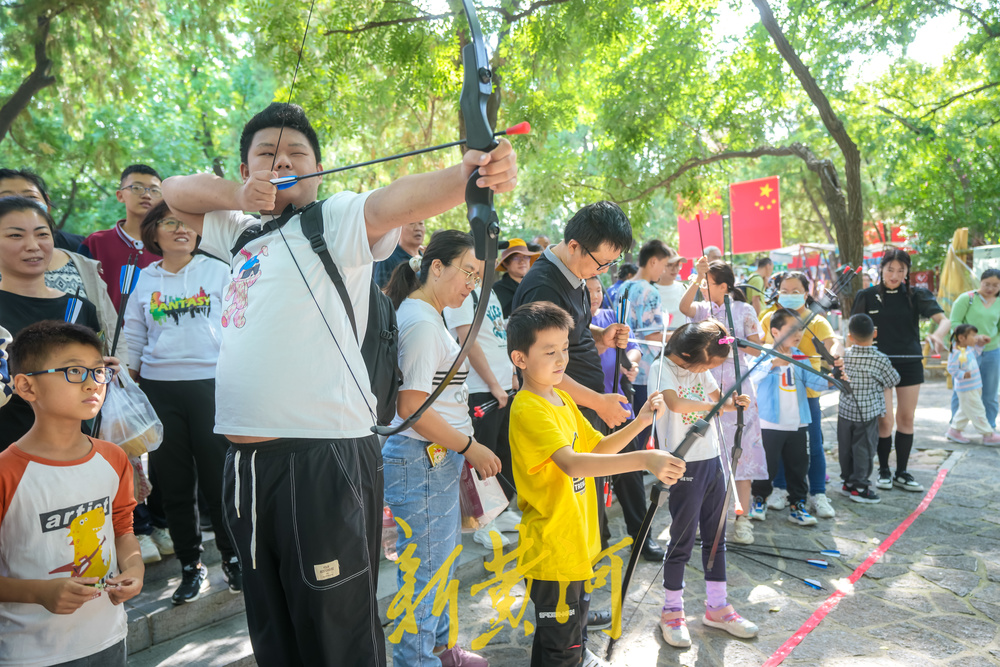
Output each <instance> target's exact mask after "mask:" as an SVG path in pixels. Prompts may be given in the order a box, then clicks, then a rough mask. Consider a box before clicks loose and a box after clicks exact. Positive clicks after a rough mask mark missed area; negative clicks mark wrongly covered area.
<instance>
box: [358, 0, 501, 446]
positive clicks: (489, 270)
mask: <svg viewBox="0 0 1000 667" xmlns="http://www.w3.org/2000/svg"><path fill="white" fill-rule="evenodd" d="M462 6H463V7H464V8H465V15H466V17H467V18H468V20H469V35H470V41H469V43H468V44H466V45H465V46H464V47H462V69H463V72H464V79H463V85H462V95H461V100H460V105H461V108H462V115H463V117H464V118H465V130H466V146H468V147H469V148H470V149H473V150H478V151H485V152H489V151H492V150H493V149H494V148H496V147H497V142H496V140H495V139H494V138H493V137H494V132H493V125H492V124H491V123H490V120H489V116H488V115H487V113H486V103H487V101H489V97H490V95H491V94H492V93H493V72H492V71H491V70H490V67H489V64H490V63H489V58H488V57H487V55H486V41H485V40H484V39H483V32H482V29H481V28H480V26H479V18H478V17H477V16H476V8H475V5H473V4H472V0H462ZM477 180H479V169H475V170H474V171H473V172H472V174H471V175H470V176H469V180H468V181H467V182H466V185H465V203H466V206H467V207H468V219H469V227H470V230H471V232H472V236H473V240H474V243H475V248H476V258H477V259H480V260H483V262H484V266H483V282H482V291H481V294H482V295H483V298H480V299H479V305H478V306H477V307H476V313H475V316H474V317H473V319H472V325H471V326H470V327H469V333H468V335H467V336H466V337H465V340H464V341H463V342H462V347H461V348H460V349H459V351H458V355H457V356H456V357H455V361H453V362H452V364H451V368H449V369H448V372H447V373H446V374H445V377H444V379H443V380H442V381H441V384H439V385H438V387H437V389H435V390H434V391H433V392H432V393H431V394H430V395H429V396H428V397H427V398H426V399H425V400H424V402H423V404H421V406H420V407H419V408H417V409H416V411H414V412H413V414H411V415H410V416H409V417H407V418H406V419H404V420H403V421H402V423H400V424H399V425H398V426H395V427H382V426H375V427H372V431H374V432H375V433H378V434H379V435H384V436H389V435H394V434H396V433H400V432H402V431H405V430H406V429H408V428H410V427H411V426H413V425H414V424H415V423H417V422H418V421H419V420H420V418H421V417H422V416H423V414H424V413H425V412H426V411H427V409H428V408H430V407H431V405H433V403H434V401H436V400H437V398H438V397H439V396H440V395H441V394H442V393H443V392H444V391H445V390H446V389H447V388H448V385H449V383H451V381H452V380H453V379H454V377H455V375H456V374H457V373H458V370H459V369H460V368H461V367H462V364H464V363H465V359H466V357H468V356H469V351H470V350H471V349H472V344H473V343H474V342H475V340H476V337H477V336H478V335H479V330H480V328H481V327H482V325H483V320H484V319H485V317H486V311H487V309H488V308H489V301H490V299H489V294H490V291H491V290H492V289H493V282H494V280H495V277H496V260H497V252H498V248H497V245H498V244H499V237H500V219H499V217H498V216H497V212H496V207H495V206H494V205H493V190H491V189H489V188H481V187H479V186H478V185H476V181H477Z"/></svg>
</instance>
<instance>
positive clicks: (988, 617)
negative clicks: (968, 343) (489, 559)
mask: <svg viewBox="0 0 1000 667" xmlns="http://www.w3.org/2000/svg"><path fill="white" fill-rule="evenodd" d="M948 400H949V392H948V391H947V390H946V388H945V387H944V384H943V383H942V382H931V383H928V384H927V385H925V386H924V389H923V391H922V392H921V396H920V407H919V410H918V416H917V429H916V431H917V432H916V439H915V449H916V452H915V455H914V456H913V457H912V460H911V465H910V470H911V471H912V472H913V474H914V476H915V477H916V478H917V480H918V481H920V482H921V483H922V484H924V486H925V487H927V488H929V487H930V485H931V483H932V482H933V481H934V479H935V477H936V473H937V470H938V469H939V467H940V466H941V464H942V463H943V462H944V461H945V460H946V459H948V457H949V455H950V454H952V452H956V457H958V461H957V463H955V465H954V467H953V469H952V470H951V472H950V473H949V474H948V476H947V477H946V478H945V481H944V484H943V486H942V487H941V489H940V491H939V492H938V494H937V496H936V497H935V499H934V501H933V502H932V503H931V504H930V506H929V508H928V509H927V510H926V511H925V512H924V513H923V514H922V515H921V516H920V517H919V518H918V519H917V520H916V521H915V522H914V523H913V524H912V526H911V527H910V528H909V530H907V531H906V533H905V534H904V535H903V536H902V537H901V538H900V539H899V540H898V541H897V542H896V543H895V544H894V545H893V546H892V547H891V548H890V549H889V551H888V552H887V553H886V555H885V556H884V557H883V558H882V559H881V561H879V562H878V563H877V564H876V565H874V566H873V567H872V568H871V569H869V570H868V572H867V574H866V575H865V576H864V577H862V578H861V579H860V580H859V581H858V583H857V584H856V585H855V586H854V587H853V588H850V587H849V584H848V590H847V595H846V597H844V599H843V600H841V602H840V604H839V605H838V606H837V607H836V608H835V609H834V610H833V611H832V612H831V613H830V614H829V615H828V616H827V617H826V619H825V620H823V622H822V623H820V625H819V626H818V627H817V628H816V629H815V630H814V631H813V632H812V633H811V634H809V635H808V636H807V637H806V639H805V640H804V641H803V642H802V643H801V644H800V645H799V646H798V648H796V649H795V650H794V651H793V652H792V654H791V655H790V656H789V657H788V658H787V659H786V660H785V662H784V663H783V664H785V665H823V666H829V667H840V666H842V665H843V666H846V665H851V666H852V667H854V666H868V665H872V666H874V665H878V666H880V667H881V666H887V667H891V666H894V665H904V664H905V665H941V666H945V665H947V666H949V667H950V666H955V667H957V666H961V667H979V666H985V665H1000V641H998V637H997V631H998V623H1000V495H998V492H1000V477H998V475H997V470H998V467H1000V452H998V451H997V450H996V449H993V448H988V447H983V446H981V445H964V446H963V445H953V444H952V443H949V442H947V441H945V440H944V438H943V436H942V434H943V433H944V430H945V428H946V426H947V422H948V417H949V414H948V408H947V407H946V406H947V405H948ZM835 402H836V398H835V397H833V396H828V397H824V407H825V408H830V407H831V406H833V405H835ZM825 412H826V413H827V414H828V416H827V417H826V418H825V419H824V432H825V437H826V441H827V443H828V445H829V444H831V443H834V442H835V441H836V437H835V431H834V429H835V425H836V411H835V409H834V410H829V409H827V410H826V411H825ZM951 461H954V458H953V459H951ZM827 464H828V469H829V473H830V477H831V479H834V480H835V479H837V476H838V474H839V464H838V463H837V462H836V458H835V456H833V455H832V454H831V455H828V457H827ZM835 488H839V484H837V485H836V487H835V486H834V485H833V484H831V486H830V495H831V498H832V500H833V504H834V507H835V508H836V510H837V517H836V518H835V519H831V520H820V523H819V525H818V526H815V527H810V528H800V527H797V526H793V525H792V524H790V523H788V522H787V521H786V520H785V514H786V512H772V513H771V514H770V515H769V516H768V519H767V521H765V522H763V523H757V524H756V526H755V528H756V531H755V532H756V537H757V543H758V544H776V545H782V546H786V547H791V546H798V547H806V548H817V549H818V548H821V547H835V548H837V549H839V550H840V551H841V552H843V557H842V558H841V559H840V561H835V559H830V560H832V561H835V562H834V564H833V565H832V567H831V569H830V570H827V571H821V570H817V569H815V568H812V567H810V566H808V565H806V564H804V563H798V562H791V561H778V560H777V559H774V558H766V557H765V558H764V560H768V561H769V562H773V563H776V564H778V565H779V567H782V568H787V569H788V571H789V572H791V573H794V574H798V575H800V576H804V577H812V578H816V579H820V580H821V581H822V582H823V584H824V585H825V586H826V587H827V590H825V591H815V590H813V589H811V588H809V587H807V586H805V585H804V584H802V583H800V582H798V581H797V580H795V579H792V578H789V577H786V576H784V575H782V574H780V573H779V572H775V571H773V570H771V569H769V568H766V567H763V566H761V565H757V564H755V563H752V562H749V561H747V560H745V559H743V558H741V557H740V556H738V555H733V554H730V555H729V559H728V573H729V593H730V600H731V601H732V602H733V603H734V604H735V605H736V606H737V609H738V610H739V611H740V612H741V613H742V614H743V615H745V616H746V617H748V618H750V619H751V620H753V621H754V622H756V623H757V624H758V625H759V626H760V628H761V632H760V637H758V638H757V639H754V640H738V639H735V638H732V637H730V636H728V635H726V634H724V633H722V632H721V631H718V630H713V629H710V628H706V627H704V626H702V625H701V623H700V621H699V620H698V619H699V617H700V613H699V612H700V610H701V607H702V604H703V602H702V601H703V600H704V582H703V580H702V579H701V572H700V570H701V563H700V560H699V561H698V562H697V563H695V564H692V565H689V566H688V570H687V589H686V600H687V610H688V623H689V627H690V629H691V635H692V639H693V646H692V647H691V648H690V649H687V650H679V649H675V648H672V647H670V646H668V645H667V644H665V643H664V642H663V640H662V638H661V637H660V636H659V630H658V629H657V627H656V622H657V620H658V619H659V613H660V606H661V604H662V600H663V598H662V596H663V593H662V579H661V578H660V577H661V574H660V572H659V570H658V566H657V564H655V563H654V564H650V563H645V562H644V561H641V560H640V565H639V567H638V569H637V571H636V575H635V577H634V579H633V581H632V584H631V586H630V589H629V591H627V594H626V600H625V603H624V619H625V628H624V631H623V634H622V638H621V640H619V642H618V644H617V647H616V649H615V655H614V660H613V664H615V665H698V666H699V667H713V666H716V665H720V666H721V665H725V666H726V667H730V666H732V667H736V666H744V665H746V666H750V665H760V664H762V663H763V662H764V661H765V660H766V659H767V658H768V656H770V655H771V653H773V652H774V650H775V649H777V648H778V647H779V646H781V645H782V644H783V643H784V642H785V641H786V640H787V639H788V638H789V637H790V636H791V635H792V634H793V633H794V632H795V631H796V630H797V629H798V628H799V626H800V625H801V624H802V623H803V621H805V620H806V619H807V618H808V617H809V616H810V615H811V614H812V613H813V612H814V611H815V610H816V608H817V607H819V605H820V604H821V603H822V602H823V601H824V600H825V599H826V598H827V597H828V596H829V595H830V594H831V593H832V592H833V591H834V590H835V587H836V586H838V585H841V586H843V585H844V583H845V582H846V577H847V576H848V575H849V574H850V573H851V572H852V571H853V570H854V569H855V568H856V567H857V566H858V565H859V564H861V563H862V562H863V561H864V560H865V558H866V557H867V555H868V554H869V553H870V552H871V551H872V550H873V549H875V548H876V546H877V545H878V544H879V542H880V541H881V540H883V539H885V538H886V537H887V536H888V535H889V534H890V533H891V532H892V531H893V530H894V529H895V528H896V527H897V526H898V525H899V524H900V523H901V522H902V521H903V520H904V519H906V517H907V516H908V515H909V514H910V513H911V512H912V511H913V510H914V509H915V508H916V506H917V505H918V504H919V503H920V501H921V499H922V498H923V496H924V494H923V493H908V492H905V491H898V490H893V491H887V492H883V493H882V496H883V499H884V500H883V502H882V503H881V504H879V505H860V504H857V503H852V502H850V501H849V500H848V499H847V498H845V497H843V496H841V495H839V494H838V493H836V492H835ZM611 516H612V531H616V534H618V535H622V534H624V525H623V522H622V520H621V515H620V513H619V512H617V511H616V507H615V508H612V513H611ZM668 523H669V515H668V513H667V511H666V508H665V507H664V508H662V509H661V510H660V511H659V512H658V513H657V518H656V521H655V522H654V531H655V534H657V535H659V536H660V537H661V538H665V536H666V528H667V526H668ZM816 557H817V558H818V557H820V556H818V555H817V556H816ZM468 571H469V570H468V569H467V570H466V572H468ZM474 571H475V570H474ZM484 576H485V572H481V574H480V575H479V576H477V575H475V574H472V575H469V574H467V575H466V576H465V577H464V578H463V581H462V586H461V590H460V591H459V600H460V603H459V613H458V617H459V641H460V643H461V644H462V645H464V646H468V645H469V644H470V642H471V641H472V639H473V638H474V637H475V636H477V635H479V634H480V633H481V632H483V631H485V630H487V629H488V628H489V627H490V625H489V621H490V618H491V617H492V610H491V607H490V602H489V598H488V596H487V595H486V594H484V593H480V594H479V595H478V596H477V597H476V598H475V599H471V596H470V593H469V590H470V585H473V584H474V583H476V582H478V581H481V580H482V579H483V578H484ZM654 579H655V580H654ZM651 582H652V583H651ZM515 590H518V589H515ZM519 590H520V592H521V593H522V594H523V587H521V588H520V589H519ZM608 599H609V597H608V593H607V591H606V590H604V591H599V592H597V593H595V602H596V605H597V606H598V607H602V606H604V607H606V606H607V601H608ZM527 604H528V609H527V610H526V613H525V615H524V618H525V619H531V618H532V609H531V604H530V602H528V603H527ZM515 609H516V607H515ZM590 636H591V641H592V642H593V643H594V644H596V646H595V648H596V649H597V652H598V653H599V654H601V655H603V647H604V645H605V644H606V636H605V635H604V634H603V633H601V632H594V633H591V635H590ZM530 644H531V638H530V637H525V636H524V633H523V628H518V629H517V630H513V631H512V630H510V629H509V628H508V629H504V630H502V631H501V632H500V633H499V634H498V635H497V636H496V637H494V639H493V640H492V641H491V642H490V644H489V645H488V646H487V647H486V648H485V649H483V650H482V651H480V652H481V653H482V654H483V655H485V656H487V657H488V658H489V659H490V662H491V664H492V665H493V667H503V666H507V665H510V666H515V665H518V666H519V665H526V664H528V658H529V649H530ZM390 649H391V647H390ZM390 653H391V650H390Z"/></svg>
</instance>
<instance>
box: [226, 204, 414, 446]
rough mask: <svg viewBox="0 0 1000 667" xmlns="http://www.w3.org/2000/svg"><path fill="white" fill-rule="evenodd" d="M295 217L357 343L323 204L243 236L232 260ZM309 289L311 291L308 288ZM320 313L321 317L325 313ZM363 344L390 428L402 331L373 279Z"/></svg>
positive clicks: (379, 411)
mask: <svg viewBox="0 0 1000 667" xmlns="http://www.w3.org/2000/svg"><path fill="white" fill-rule="evenodd" d="M296 214H298V215H300V216H301V222H300V224H301V225H302V233H303V235H304V236H305V237H306V238H307V239H308V240H309V245H311V246H312V249H313V252H315V253H316V254H317V255H319V259H320V261H321V262H323V268H324V269H326V273H327V275H329V276H330V280H332V281H333V285H334V287H336V288H337V293H338V294H340V299H341V301H343V303H344V310H345V311H346V312H347V319H349V320H350V322H351V330H352V331H353V332H354V339H355V341H357V340H358V325H357V321H356V320H355V315H354V306H353V304H352V303H351V298H350V296H349V295H348V293H347V287H346V286H345V285H344V278H343V276H341V275H340V270H339V269H338V268H337V265H336V264H335V263H334V261H333V257H331V256H330V251H329V250H328V249H327V247H326V240H325V239H324V238H323V202H322V201H316V202H313V203H312V204H309V205H308V206H305V207H303V208H300V209H295V208H294V207H293V206H291V205H289V206H288V207H287V208H286V209H285V210H284V211H283V212H282V214H281V215H280V216H279V217H277V218H274V219H273V220H269V221H268V222H266V223H264V224H263V225H261V226H260V227H252V228H250V229H247V230H246V231H244V232H243V233H242V234H240V237H239V238H238V239H236V245H234V246H233V248H232V250H231V251H230V252H231V253H232V254H233V256H235V255H237V254H238V253H239V251H240V250H241V249H243V247H244V246H245V245H246V244H248V243H250V242H251V241H253V240H254V239H256V238H257V237H259V236H263V235H264V234H268V233H270V232H272V231H274V230H276V229H279V228H281V227H283V226H284V225H285V223H286V222H288V221H289V220H290V219H291V218H292V216H294V215H296ZM306 287H307V288H308V284H307V285H306ZM320 313H321V314H322V310H321V311H320ZM331 335H332V332H331ZM360 343H361V356H362V358H363V359H364V360H365V365H366V366H367V368H368V379H369V381H370V382H371V390H372V393H373V394H374V395H375V400H376V408H375V415H374V417H375V421H376V422H377V423H378V424H379V425H381V426H388V425H389V423H390V422H392V420H393V418H394V417H395V416H396V396H397V395H398V394H399V386H400V385H401V384H402V383H403V373H402V371H401V370H400V369H399V328H398V327H397V326H396V309H395V308H393V307H392V300H390V299H389V297H388V296H386V295H385V294H384V293H383V292H382V290H380V289H379V287H378V285H377V284H376V283H375V280H374V279H373V280H372V281H371V285H370V286H369V305H368V326H367V328H366V329H365V337H364V340H362V341H360Z"/></svg>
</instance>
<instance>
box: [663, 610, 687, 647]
mask: <svg viewBox="0 0 1000 667" xmlns="http://www.w3.org/2000/svg"><path fill="white" fill-rule="evenodd" d="M664 616H666V614H662V615H661V616H660V632H661V633H662V634H663V641H665V642H667V643H668V644H670V645H671V646H676V647H677V648H687V647H688V646H690V645H691V633H690V632H689V631H688V626H687V621H685V620H684V617H683V616H681V617H680V618H673V619H670V620H669V621H668V620H665V619H664Z"/></svg>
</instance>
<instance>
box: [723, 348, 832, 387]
mask: <svg viewBox="0 0 1000 667" xmlns="http://www.w3.org/2000/svg"><path fill="white" fill-rule="evenodd" d="M736 343H737V345H739V346H740V347H749V348H753V349H754V350H760V351H761V352H763V353H764V354H763V355H761V360H760V361H763V360H764V359H765V358H766V357H767V356H772V357H777V358H778V359H781V360H783V361H787V362H788V363H789V364H791V365H792V366H798V367H799V368H801V369H802V370H804V371H806V372H808V373H813V374H815V375H818V376H820V377H821V378H823V379H825V380H826V381H827V382H830V383H831V384H833V385H834V386H835V387H837V389H839V390H841V391H845V392H846V391H850V390H849V389H848V387H849V386H850V385H848V384H847V381H846V380H841V379H839V378H836V377H834V376H832V375H830V374H829V373H824V372H823V371H818V370H816V369H815V368H813V367H812V365H811V364H806V363H803V362H801V361H798V360H797V359H793V358H792V357H789V356H788V355H786V354H782V353H781V352H778V351H776V350H775V349H774V348H770V347H764V346H763V345H758V344H757V343H754V342H753V341H749V340H746V339H744V338H737V339H736ZM760 361H758V362H757V364H755V365H754V368H756V367H757V366H759V365H760Z"/></svg>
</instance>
